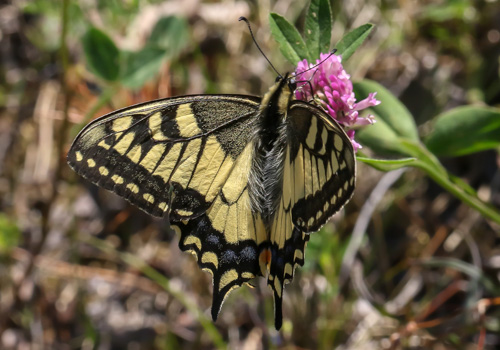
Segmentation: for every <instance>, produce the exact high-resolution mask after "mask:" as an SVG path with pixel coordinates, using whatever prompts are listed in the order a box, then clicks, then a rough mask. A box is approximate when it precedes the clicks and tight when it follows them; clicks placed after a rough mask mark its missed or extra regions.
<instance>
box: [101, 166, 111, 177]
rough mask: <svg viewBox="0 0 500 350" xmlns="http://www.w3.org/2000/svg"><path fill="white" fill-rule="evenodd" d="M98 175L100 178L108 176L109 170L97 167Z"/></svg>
mask: <svg viewBox="0 0 500 350" xmlns="http://www.w3.org/2000/svg"><path fill="white" fill-rule="evenodd" d="M99 173H100V174H101V175H102V176H108V175H109V170H108V168H106V167H105V166H101V167H99Z"/></svg>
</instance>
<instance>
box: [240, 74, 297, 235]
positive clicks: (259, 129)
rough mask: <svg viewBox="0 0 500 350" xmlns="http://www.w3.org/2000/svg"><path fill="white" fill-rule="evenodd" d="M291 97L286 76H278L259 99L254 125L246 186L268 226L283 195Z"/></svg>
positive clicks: (253, 208) (256, 209)
mask: <svg viewBox="0 0 500 350" xmlns="http://www.w3.org/2000/svg"><path fill="white" fill-rule="evenodd" d="M292 96H293V93H292V90H291V88H290V86H289V81H288V79H287V77H286V76H285V77H284V78H283V77H280V78H279V80H278V81H277V82H276V84H274V85H273V86H272V87H271V89H269V91H268V92H267V93H266V94H265V95H264V97H263V98H262V102H261V105H260V108H259V117H258V118H257V122H256V123H257V125H256V131H255V135H254V137H255V143H254V145H255V147H254V159H253V163H252V168H251V171H250V177H249V183H248V187H249V193H250V205H251V209H252V211H253V212H255V213H260V215H261V217H262V219H263V220H264V223H266V225H268V226H269V225H270V223H271V222H272V218H273V215H274V213H275V212H276V209H277V206H278V203H279V199H280V198H281V193H282V178H283V162H284V156H285V149H286V142H287V124H286V115H287V111H288V106H289V103H290V100H291V99H292Z"/></svg>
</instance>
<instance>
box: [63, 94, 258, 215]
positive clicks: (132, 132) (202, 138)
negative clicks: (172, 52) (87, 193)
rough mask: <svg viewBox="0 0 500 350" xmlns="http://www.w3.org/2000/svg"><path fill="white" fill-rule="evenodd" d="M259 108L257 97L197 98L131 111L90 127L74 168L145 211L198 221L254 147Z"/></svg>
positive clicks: (73, 153)
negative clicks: (250, 145) (245, 152)
mask: <svg viewBox="0 0 500 350" xmlns="http://www.w3.org/2000/svg"><path fill="white" fill-rule="evenodd" d="M221 105H222V107H223V108H222V109H221ZM257 107H258V99H257V98H252V97H248V98H242V97H240V96H234V97H232V96H225V97H221V96H203V97H196V96H195V97H183V98H173V99H165V100H159V101H155V102H151V103H146V104H142V105H137V106H133V107H130V108H126V109H123V110H120V111H117V112H113V113H111V114H108V115H106V116H104V117H101V118H99V119H97V120H95V121H93V122H92V123H90V124H89V125H88V126H87V127H85V128H84V129H83V130H82V131H81V132H80V134H79V135H78V137H77V138H76V139H75V141H74V143H73V145H72V147H71V149H70V151H69V153H68V162H69V164H70V166H71V167H72V168H73V169H74V170H75V171H76V172H77V173H79V174H80V175H82V176H84V177H85V178H87V179H88V180H90V181H91V182H94V183H96V184H97V185H99V186H101V187H104V188H106V189H108V190H111V191H113V192H115V193H117V194H118V195H120V196H122V197H124V198H126V199H127V200H129V201H130V202H131V203H133V204H135V205H137V206H138V207H139V208H141V209H143V210H144V211H146V212H147V213H150V214H152V215H155V216H163V215H164V213H165V211H167V210H168V211H169V212H170V213H171V215H172V218H174V219H175V218H178V219H181V218H190V217H195V216H197V215H199V214H201V213H202V212H204V211H205V210H206V209H207V208H208V206H209V205H210V203H211V202H212V201H213V200H214V199H215V196H216V195H217V193H218V191H219V190H220V188H221V187H222V185H223V184H224V183H225V181H226V179H227V177H228V176H229V173H230V171H231V169H232V167H233V166H234V164H235V161H236V159H237V157H238V156H239V154H240V153H241V152H242V151H243V149H244V147H245V146H246V145H247V143H248V142H249V139H250V134H251V130H252V124H253V120H254V118H255V116H254V113H255V110H256V108H257ZM172 193H173V196H172ZM170 205H171V207H169V206H170Z"/></svg>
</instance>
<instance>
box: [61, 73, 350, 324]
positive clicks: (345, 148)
mask: <svg viewBox="0 0 500 350" xmlns="http://www.w3.org/2000/svg"><path fill="white" fill-rule="evenodd" d="M293 88H294V87H293V84H290V81H289V79H288V77H287V76H285V77H284V78H281V79H278V80H277V82H276V83H275V84H274V85H273V86H272V87H271V88H270V90H269V92H268V93H267V94H265V95H264V97H263V98H262V99H261V98H259V97H253V96H245V95H198V96H184V97H174V98H167V99H163V100H157V101H152V102H147V103H143V104H139V105H136V106H132V107H128V108H125V109H121V110H118V111H115V112H112V113H110V114H108V115H105V116H103V117H100V118H98V119H96V120H94V121H93V122H91V123H90V124H89V125H87V126H86V127H85V128H84V129H83V130H82V131H81V132H80V134H79V135H78V136H77V138H76V139H75V141H74V142H73V145H72V147H71V149H70V151H69V153H68V163H69V165H70V166H71V167H72V168H73V169H74V170H75V171H76V172H77V173H79V174H80V175H82V176H83V177H85V178H87V179H88V180H90V181H91V182H93V183H95V184H97V185H99V186H101V187H103V188H105V189H108V190H110V191H113V192H115V193H117V194H118V195H120V196H122V197H124V198H125V199H127V200H128V201H130V202H131V203H133V204H134V205H136V206H138V207H139V208H141V209H142V210H144V211H146V212H147V213H149V214H152V215H154V216H160V217H161V216H168V217H169V220H170V222H171V226H172V228H173V229H174V230H175V231H177V232H178V233H179V234H180V241H179V246H180V248H181V249H182V250H185V251H190V252H192V253H193V254H194V255H195V256H196V258H197V261H198V264H199V265H200V267H201V268H203V269H206V270H208V271H210V272H211V273H212V275H213V283H214V289H213V290H214V291H213V303H212V317H213V318H214V319H216V318H217V316H218V313H219V311H220V308H221V306H222V303H223V301H224V299H225V297H226V296H227V295H228V293H229V292H230V291H231V290H232V289H234V288H237V287H239V286H241V285H242V284H243V283H245V282H248V281H250V280H251V279H253V278H254V277H257V276H264V277H267V281H268V284H269V286H270V287H271V289H272V290H273V293H274V299H275V325H276V328H280V327H281V323H282V310H281V308H282V306H281V304H282V291H283V286H284V284H285V283H288V282H290V281H291V280H292V278H293V272H294V269H295V267H296V266H297V265H302V264H303V262H304V249H305V245H306V242H307V241H308V239H309V233H311V232H314V231H317V230H319V229H320V228H321V226H323V225H324V224H325V223H326V222H327V221H328V219H329V218H330V217H331V216H332V215H333V214H334V213H335V212H337V211H338V210H339V209H340V208H342V206H343V205H344V204H345V203H346V202H347V201H348V200H349V199H350V197H351V195H352V192H353V189H354V177H355V160H354V152H353V148H352V144H351V143H350V141H349V139H348V137H347V136H346V134H345V133H344V131H343V129H342V128H341V127H340V126H339V125H338V124H337V123H336V122H335V121H334V120H333V119H331V118H330V117H329V116H328V115H327V114H326V113H325V112H324V111H323V110H321V109H320V108H318V107H316V106H314V105H312V104H310V103H307V102H304V101H297V100H294V99H293Z"/></svg>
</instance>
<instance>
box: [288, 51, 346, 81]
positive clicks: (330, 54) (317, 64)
mask: <svg viewBox="0 0 500 350" xmlns="http://www.w3.org/2000/svg"><path fill="white" fill-rule="evenodd" d="M335 52H337V49H333V50H332V51H330V53H329V54H328V56H326V57H325V58H323V59H322V60H321V61H320V62H319V63H316V64H315V65H314V66H312V67H309V68H308V69H306V70H304V71H302V72H300V73H299V74H298V75H300V74H303V73H305V72H309V71H310V70H311V69H314V68H316V67H318V66H320V65H322V64H323V62H325V61H326V60H327V59H329V58H330V57H332V55H334V54H335ZM296 76H297V75H296Z"/></svg>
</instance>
